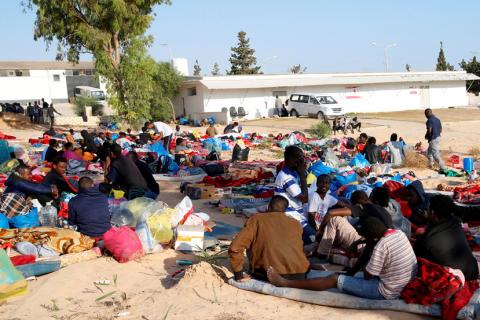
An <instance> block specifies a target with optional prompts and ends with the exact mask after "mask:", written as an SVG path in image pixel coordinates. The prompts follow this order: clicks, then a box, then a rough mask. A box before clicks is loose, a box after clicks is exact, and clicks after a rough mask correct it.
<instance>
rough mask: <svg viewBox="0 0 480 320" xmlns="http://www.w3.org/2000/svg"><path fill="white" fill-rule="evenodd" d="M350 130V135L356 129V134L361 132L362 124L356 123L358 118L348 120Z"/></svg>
mask: <svg viewBox="0 0 480 320" xmlns="http://www.w3.org/2000/svg"><path fill="white" fill-rule="evenodd" d="M350 128H351V129H352V133H353V132H354V130H355V129H357V130H358V132H361V131H362V123H361V122H360V121H358V117H353V118H352V120H350Z"/></svg>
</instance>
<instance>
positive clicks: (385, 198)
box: [370, 187, 411, 237]
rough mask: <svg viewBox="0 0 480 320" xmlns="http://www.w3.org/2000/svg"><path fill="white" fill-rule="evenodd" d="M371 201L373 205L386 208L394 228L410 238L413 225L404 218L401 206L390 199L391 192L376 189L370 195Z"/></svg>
mask: <svg viewBox="0 0 480 320" xmlns="http://www.w3.org/2000/svg"><path fill="white" fill-rule="evenodd" d="M370 200H371V201H372V203H374V204H376V205H378V206H380V207H383V208H385V209H386V210H387V212H388V213H389V214H390V216H391V217H392V223H393V227H394V228H395V229H398V230H401V231H403V232H404V233H405V234H406V235H407V237H410V235H411V223H410V221H409V220H408V219H407V218H405V217H404V216H403V214H402V209H401V207H400V204H399V203H398V202H397V201H395V200H394V199H392V198H390V190H388V188H386V187H377V188H374V189H373V190H372V193H371V194H370Z"/></svg>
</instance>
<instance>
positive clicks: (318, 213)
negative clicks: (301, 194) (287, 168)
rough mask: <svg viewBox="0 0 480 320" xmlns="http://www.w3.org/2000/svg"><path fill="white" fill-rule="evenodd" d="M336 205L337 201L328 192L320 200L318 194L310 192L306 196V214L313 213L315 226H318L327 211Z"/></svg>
mask: <svg viewBox="0 0 480 320" xmlns="http://www.w3.org/2000/svg"><path fill="white" fill-rule="evenodd" d="M337 203H338V200H337V199H335V198H334V197H333V196H332V195H331V194H330V191H328V192H327V194H326V195H325V198H324V199H322V198H321V197H320V195H319V194H318V193H316V192H312V193H310V194H309V195H308V213H310V212H315V222H316V223H317V226H320V224H321V222H322V219H323V217H325V215H326V214H327V212H328V209H330V208H331V207H333V206H334V205H336V204H337Z"/></svg>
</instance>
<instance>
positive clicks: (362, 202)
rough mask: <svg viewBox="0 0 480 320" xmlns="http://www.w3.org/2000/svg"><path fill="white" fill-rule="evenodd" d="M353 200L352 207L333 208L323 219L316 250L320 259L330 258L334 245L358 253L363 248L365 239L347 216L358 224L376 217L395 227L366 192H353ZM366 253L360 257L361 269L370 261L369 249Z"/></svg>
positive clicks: (358, 266) (385, 212)
mask: <svg viewBox="0 0 480 320" xmlns="http://www.w3.org/2000/svg"><path fill="white" fill-rule="evenodd" d="M351 202H352V207H351V208H348V207H344V208H337V209H332V210H330V211H329V212H328V214H327V215H326V216H325V217H324V219H323V220H322V224H321V226H320V228H319V232H318V234H317V239H318V248H317V250H316V252H317V256H318V257H319V258H320V259H322V260H326V259H328V258H329V256H330V251H331V249H332V248H333V247H338V248H341V249H343V250H346V251H352V252H353V253H358V252H359V250H358V249H359V248H360V249H361V248H363V244H364V242H365V241H362V238H361V237H360V235H359V234H358V232H357V231H356V230H355V228H354V227H353V225H352V224H351V223H350V222H349V220H347V217H352V220H354V222H357V224H358V225H361V224H362V223H363V222H364V221H365V219H367V218H369V217H375V218H377V219H379V220H380V221H382V223H383V224H384V225H385V226H386V227H387V228H392V227H393V224H392V220H391V218H390V216H389V214H388V212H387V211H386V210H384V209H383V208H381V207H379V206H377V205H374V204H372V203H371V202H370V200H369V198H368V196H367V194H366V193H365V192H363V191H355V192H354V193H353V194H352V197H351ZM357 220H358V221H357ZM370 249H373V248H370ZM370 252H371V251H370ZM366 254H367V256H366V257H363V259H362V258H361V259H359V260H360V261H362V262H363V265H360V264H359V265H357V266H356V268H357V269H359V270H360V269H361V268H362V267H363V266H364V264H365V263H366V261H365V260H367V261H368V257H369V256H368V254H369V252H368V251H367V253H366Z"/></svg>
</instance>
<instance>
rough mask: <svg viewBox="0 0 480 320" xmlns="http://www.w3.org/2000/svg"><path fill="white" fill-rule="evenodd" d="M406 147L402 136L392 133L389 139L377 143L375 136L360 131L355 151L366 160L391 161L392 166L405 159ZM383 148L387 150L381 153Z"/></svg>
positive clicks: (398, 164) (373, 162) (375, 161)
mask: <svg viewBox="0 0 480 320" xmlns="http://www.w3.org/2000/svg"><path fill="white" fill-rule="evenodd" d="M407 149H408V147H407V144H406V143H405V141H403V138H402V137H400V138H399V137H398V135H397V134H396V133H392V134H391V136H390V140H389V141H388V142H386V143H384V144H383V145H377V139H376V138H375V137H369V136H368V135H367V134H366V133H361V134H360V136H359V137H358V140H357V145H356V147H355V151H356V152H358V153H361V154H363V155H364V156H365V159H367V161H368V162H370V163H371V164H375V163H391V164H392V165H393V166H394V167H399V166H401V165H402V163H403V162H404V161H405V154H406V151H407ZM383 150H385V151H387V152H385V153H383V152H382V151H383Z"/></svg>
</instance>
